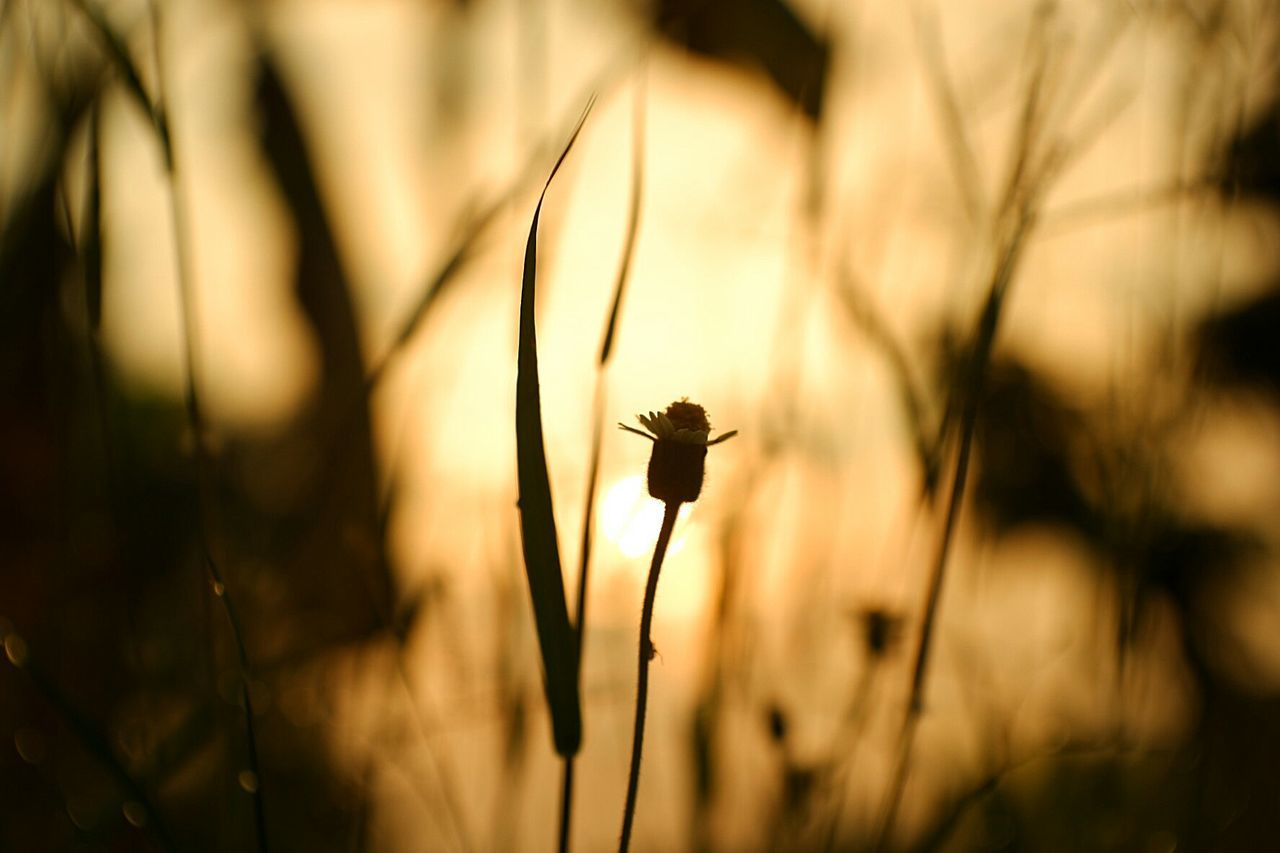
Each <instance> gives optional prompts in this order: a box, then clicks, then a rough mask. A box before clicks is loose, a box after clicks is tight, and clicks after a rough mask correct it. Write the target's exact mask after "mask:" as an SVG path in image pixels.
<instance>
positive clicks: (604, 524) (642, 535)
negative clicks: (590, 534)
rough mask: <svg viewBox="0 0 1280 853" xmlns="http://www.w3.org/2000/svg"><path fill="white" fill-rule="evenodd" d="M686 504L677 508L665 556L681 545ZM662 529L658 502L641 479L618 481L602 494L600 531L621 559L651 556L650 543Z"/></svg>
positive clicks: (632, 477) (651, 545)
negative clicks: (669, 544) (673, 530)
mask: <svg viewBox="0 0 1280 853" xmlns="http://www.w3.org/2000/svg"><path fill="white" fill-rule="evenodd" d="M689 510H690V505H689V504H685V505H684V506H682V507H680V515H679V519H678V521H677V523H676V533H675V536H673V537H672V540H671V546H670V547H669V548H668V549H667V553H668V554H675V553H676V552H678V551H679V550H680V549H681V548H682V547H683V546H684V543H685V538H686V537H685V536H684V535H683V534H682V531H681V528H682V527H684V526H685V525H684V523H683V522H685V521H686V517H687V515H688V513H689ZM661 526H662V501H660V500H657V499H656V498H651V497H649V494H648V491H647V490H646V489H645V483H644V476H643V475H640V474H635V475H633V476H630V477H624V478H622V479H621V480H618V481H617V482H616V483H614V484H613V485H612V486H610V487H609V488H608V490H607V491H606V492H605V494H604V500H603V501H601V503H600V532H601V533H603V534H604V538H605V539H607V540H609V541H610V542H612V543H613V544H614V545H615V546H616V547H617V549H618V550H619V551H620V552H622V555H623V556H625V557H640V556H644V555H647V554H649V553H652V551H653V543H654V542H655V541H656V540H657V538H658V529H659V528H660V527H661Z"/></svg>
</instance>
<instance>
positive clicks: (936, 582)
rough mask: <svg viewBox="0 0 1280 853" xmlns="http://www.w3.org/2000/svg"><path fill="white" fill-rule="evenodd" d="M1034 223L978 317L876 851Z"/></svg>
mask: <svg viewBox="0 0 1280 853" xmlns="http://www.w3.org/2000/svg"><path fill="white" fill-rule="evenodd" d="M1031 223H1032V216H1031V214H1030V213H1029V212H1027V211H1025V210H1024V211H1021V212H1020V215H1019V217H1018V221H1017V223H1016V225H1015V227H1014V232H1013V234H1012V236H1011V237H1010V239H1009V244H1008V248H1007V249H1006V250H1005V251H1004V252H1002V253H1001V255H1000V258H999V261H998V265H997V268H996V271H995V274H994V276H993V280H992V285H991V290H990V293H989V296H988V298H987V301H986V304H985V306H984V308H983V312H982V318H981V320H980V321H979V325H978V333H977V336H976V338H975V343H974V347H973V353H972V355H971V357H970V363H969V374H968V377H967V382H966V383H965V386H964V395H965V398H964V408H963V412H962V415H961V422H960V446H959V449H958V450H957V453H956V466H955V474H954V476H953V478H952V485H951V494H950V497H949V498H948V501H947V514H946V518H945V520H944V522H943V528H942V537H941V541H940V542H939V545H938V553H937V557H936V559H935V560H934V563H933V569H932V571H931V572H930V574H929V586H928V591H927V593H926V596H925V610H924V616H923V618H922V620H921V626H920V641H919V645H918V647H917V649H916V659H915V664H914V667H913V669H912V673H911V695H910V700H909V702H908V705H907V713H906V716H905V718H904V719H903V723H902V730H901V733H900V735H899V739H898V753H897V757H896V760H895V764H894V770H893V775H892V777H891V781H890V787H889V795H888V799H887V801H886V805H885V810H884V815H883V817H882V819H881V822H880V827H879V831H878V833H877V839H876V846H875V849H877V850H883V849H884V846H885V844H886V843H887V841H888V837H889V834H890V832H891V831H892V829H893V824H894V822H895V821H896V820H897V815H898V808H899V807H900V805H901V803H902V793H903V789H904V788H905V786H906V780H907V769H908V767H909V766H910V763H911V752H912V747H913V745H914V742H915V732H916V726H917V724H918V723H919V721H920V713H921V711H922V710H923V707H924V686H925V678H926V675H927V673H928V667H929V655H930V651H931V649H932V641H933V630H934V626H935V624H936V622H937V617H938V605H939V602H940V601H941V598H942V585H943V581H944V580H945V577H946V571H947V566H948V563H949V561H950V558H951V546H952V543H953V542H954V540H955V531H956V526H957V523H958V521H959V518H960V509H961V507H962V506H963V504H964V493H965V488H966V486H967V484H968V477H969V464H970V460H971V458H972V455H973V439H974V434H975V432H976V430H977V422H978V409H979V404H980V401H981V398H982V393H983V390H984V388H985V385H986V374H987V367H988V365H989V363H990V361H991V351H992V348H993V346H994V343H995V336H996V331H997V328H998V326H999V319H1000V312H1001V308H1002V307H1003V305H1004V299H1005V295H1006V294H1007V292H1008V288H1009V283H1010V281H1012V279H1013V272H1014V269H1015V268H1016V265H1017V262H1018V259H1019V258H1020V257H1021V254H1022V248H1023V246H1024V245H1025V240H1026V235H1027V232H1028V230H1029V228H1030V226H1031Z"/></svg>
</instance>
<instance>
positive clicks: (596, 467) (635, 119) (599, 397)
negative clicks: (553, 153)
mask: <svg viewBox="0 0 1280 853" xmlns="http://www.w3.org/2000/svg"><path fill="white" fill-rule="evenodd" d="M641 74H642V75H643V70H642V71H641ZM645 89H646V87H645V85H644V77H643V76H641V77H640V78H639V79H638V80H637V82H636V86H635V89H634V90H633V97H634V99H633V101H632V105H633V112H632V123H631V129H632V143H631V202H630V205H629V207H628V209H627V230H626V237H625V238H624V240H623V244H622V259H621V263H620V265H619V267H618V278H617V281H616V283H615V284H614V288H613V301H612V303H611V305H610V308H609V319H608V322H607V323H606V324H605V330H604V336H603V337H602V338H601V341H600V357H599V361H598V366H597V370H596V383H595V392H594V394H593V399H592V404H591V466H590V470H589V471H588V473H587V500H586V507H585V508H584V509H583V514H582V548H581V550H580V552H579V553H580V557H579V564H578V597H577V604H576V607H575V618H574V626H575V628H576V630H575V633H574V636H575V637H576V639H577V645H578V656H577V665H578V673H577V676H578V689H579V690H581V689H582V658H583V646H584V643H583V639H584V637H585V636H586V629H587V591H588V588H589V584H588V580H589V575H590V569H591V545H592V537H591V531H592V529H593V528H594V525H595V504H596V492H597V490H598V489H599V485H600V450H601V445H602V443H603V438H604V412H605V397H606V379H607V375H606V374H607V370H608V367H609V359H610V357H611V356H612V355H613V342H614V338H615V337H616V336H617V330H618V318H619V317H620V316H621V312H622V295H623V293H624V291H625V290H626V285H627V281H628V280H629V279H630V277H631V262H632V259H633V258H634V257H635V248H636V235H637V234H638V233H639V230H640V204H641V192H642V190H643V187H644V136H645ZM575 758H576V755H569V756H566V757H565V759H564V773H563V777H562V780H561V786H560V844H559V850H560V853H568V851H569V849H570V842H571V840H572V823H573V776H574V773H573V770H574V760H575Z"/></svg>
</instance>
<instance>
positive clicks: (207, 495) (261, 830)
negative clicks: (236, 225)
mask: <svg viewBox="0 0 1280 853" xmlns="http://www.w3.org/2000/svg"><path fill="white" fill-rule="evenodd" d="M149 8H150V12H151V23H152V31H153V37H152V39H153V40H152V44H153V48H154V50H155V62H156V96H155V102H154V105H153V107H152V111H151V112H152V116H153V122H154V125H155V128H156V132H157V135H158V137H159V139H160V142H161V147H162V149H163V154H164V162H165V170H166V173H167V177H168V188H169V208H170V223H171V227H172V229H173V245H174V252H175V255H176V263H177V278H178V303H179V311H180V313H181V318H182V330H183V335H182V341H183V353H182V355H183V375H184V377H185V379H186V395H185V399H186V410H187V420H188V422H189V423H190V426H191V430H192V432H193V433H194V435H193V445H194V448H195V458H196V479H197V489H198V498H199V503H200V523H199V524H198V525H196V531H197V537H198V540H199V546H200V553H201V558H202V560H203V562H204V566H205V571H206V573H207V574H208V576H209V580H210V583H211V585H212V588H213V590H214V593H215V596H216V597H217V599H218V600H219V601H220V602H221V603H222V608H223V611H224V612H225V614H226V617H227V622H228V624H229V625H230V627H231V637H232V641H233V644H234V646H235V651H236V662H237V665H238V668H239V670H240V672H239V675H240V679H239V681H240V701H241V703H242V706H243V711H244V722H245V737H246V753H247V754H246V758H247V761H248V764H249V772H250V773H252V774H253V785H252V786H250V787H251V788H252V790H250V791H249V793H250V794H251V796H252V797H253V818H254V832H255V835H256V837H257V845H258V850H260V851H262V852H263V853H266V851H267V850H269V849H270V846H269V844H268V841H267V819H266V809H265V807H264V805H263V795H262V764H261V761H260V760H259V755H258V734H257V730H256V729H255V727H254V722H253V718H254V709H253V697H252V695H251V693H250V690H249V677H250V676H249V673H250V671H251V668H250V666H249V653H248V649H247V647H246V645H245V641H244V625H243V623H242V622H241V619H240V614H239V611H238V610H237V608H236V606H235V601H234V600H233V599H232V596H231V593H230V591H229V590H228V589H227V584H226V580H225V578H224V577H223V574H222V571H221V569H220V568H219V567H218V562H217V560H215V559H214V556H213V547H212V533H211V528H212V524H213V521H212V514H213V511H214V489H213V479H212V460H211V458H210V455H209V448H208V445H207V444H206V443H205V440H206V434H205V419H204V414H203V411H202V409H201V406H200V394H199V386H198V382H197V379H196V373H197V371H196V363H197V353H198V352H199V349H200V348H199V346H198V344H199V337H198V321H197V317H196V309H195V292H194V288H193V286H192V278H191V257H190V244H189V241H188V240H187V238H186V233H187V216H186V213H187V211H186V204H185V200H184V197H183V195H182V184H181V181H180V176H179V170H178V162H177V156H176V151H175V147H174V145H173V138H172V135H171V133H170V132H169V123H168V120H167V116H168V114H169V113H168V109H167V107H166V103H165V94H164V76H165V73H164V72H165V63H164V56H163V50H162V49H161V42H162V37H163V30H162V28H161V20H160V13H159V9H158V7H157V5H156V3H155V0H152V2H151V3H150V4H149ZM107 32H108V33H109V32H110V31H109V30H107ZM117 58H118V59H122V60H124V59H127V55H126V54H120V55H119V56H118V57H117ZM126 65H127V63H126ZM133 79H135V80H136V79H137V75H136V73H134V74H133Z"/></svg>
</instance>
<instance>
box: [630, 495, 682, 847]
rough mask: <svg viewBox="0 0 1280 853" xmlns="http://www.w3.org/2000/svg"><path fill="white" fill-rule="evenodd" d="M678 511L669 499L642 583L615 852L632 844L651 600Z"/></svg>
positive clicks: (649, 657)
mask: <svg viewBox="0 0 1280 853" xmlns="http://www.w3.org/2000/svg"><path fill="white" fill-rule="evenodd" d="M679 513H680V504H679V502H678V501H668V502H667V505H666V510H665V511H664V512H663V514H662V529H661V530H660V531H658V544H657V545H655V546H654V548H653V562H652V563H651V564H650V565H649V580H648V581H647V582H646V584H645V587H644V607H643V609H641V611H640V643H639V665H638V668H637V675H636V719H635V728H634V730H633V731H632V734H631V770H630V773H629V774H628V776H627V804H626V807H625V808H624V810H623V813H622V838H621V839H620V840H619V842H618V853H626V852H627V850H628V849H629V848H630V846H631V826H632V824H633V823H634V821H635V816H636V793H637V791H638V790H639V787H640V755H641V752H642V751H643V749H644V715H645V709H646V708H647V706H648V704H649V662H650V661H651V660H653V655H654V648H653V639H652V638H651V637H650V636H649V629H650V628H651V627H652V626H653V601H654V598H655V597H656V595H657V592H658V573H659V572H661V571H662V560H663V558H664V557H665V556H666V555H667V545H668V544H670V542H671V531H672V530H674V529H675V526H676V516H677V515H679Z"/></svg>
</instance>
